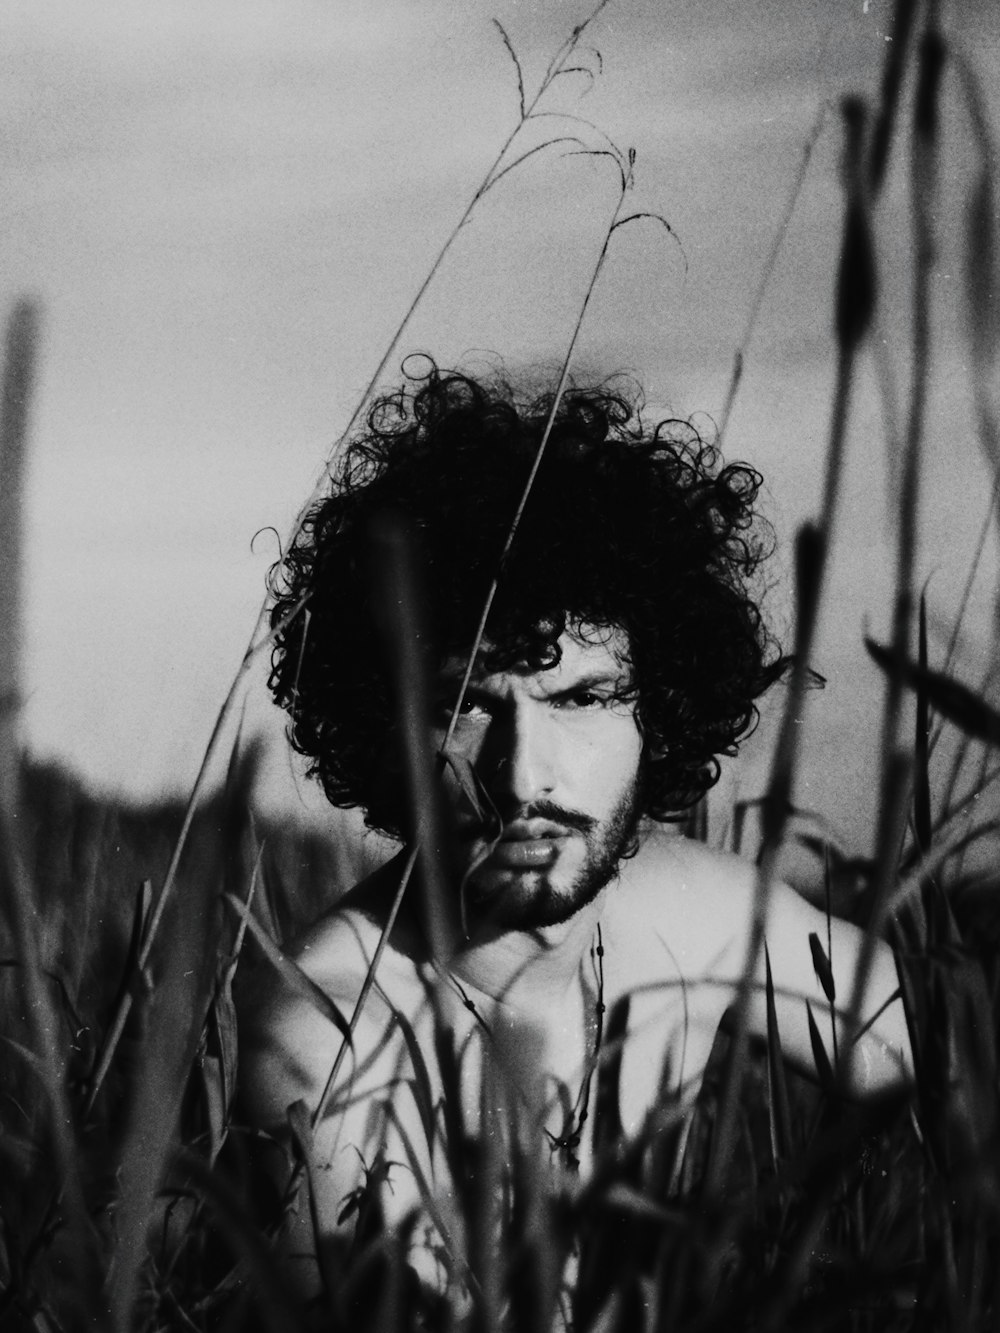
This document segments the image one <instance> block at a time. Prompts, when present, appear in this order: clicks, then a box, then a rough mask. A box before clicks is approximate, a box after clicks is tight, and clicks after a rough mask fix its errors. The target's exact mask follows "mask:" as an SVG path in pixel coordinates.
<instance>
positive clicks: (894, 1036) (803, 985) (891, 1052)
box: [750, 883, 911, 1094]
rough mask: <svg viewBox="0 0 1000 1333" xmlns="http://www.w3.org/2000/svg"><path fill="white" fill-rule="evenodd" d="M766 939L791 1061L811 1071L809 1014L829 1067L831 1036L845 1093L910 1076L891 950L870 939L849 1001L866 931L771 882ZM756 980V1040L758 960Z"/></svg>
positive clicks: (873, 1089)
mask: <svg viewBox="0 0 1000 1333" xmlns="http://www.w3.org/2000/svg"><path fill="white" fill-rule="evenodd" d="M810 935H815V936H817V938H818V941H819V944H820V946H821V948H822V950H823V953H824V954H825V955H827V956H828V960H829V963H830V972H831V976H832V983H833V999H832V1002H831V999H830V998H829V997H828V996H827V994H826V993H825V992H824V989H823V985H822V983H821V981H820V979H819V977H818V976H817V973H816V969H815V967H814V963H813V952H812V948H811V946H810V940H809V937H810ZM765 938H766V943H767V953H768V957H769V959H770V963H771V975H772V980H773V983H774V999H775V1013H776V1017H777V1022H778V1030H779V1034H780V1038H781V1046H782V1050H783V1051H784V1053H785V1055H786V1056H787V1058H788V1059H789V1060H791V1061H792V1063H794V1064H796V1065H798V1066H799V1067H802V1068H806V1069H814V1068H815V1061H814V1056H813V1048H812V1040H811V1038H810V1033H809V1009H811V1010H812V1015H813V1018H814V1019H815V1022H816V1027H817V1028H818V1030H819V1033H820V1036H821V1037H822V1040H823V1043H824V1046H825V1047H826V1050H827V1054H828V1055H829V1056H830V1059H831V1063H833V1062H834V1031H836V1057H837V1059H838V1061H839V1066H840V1070H841V1072H842V1073H843V1074H844V1075H846V1085H847V1087H848V1088H849V1089H850V1090H851V1091H852V1092H854V1093H857V1094H866V1093H867V1094H871V1093H877V1092H879V1091H882V1090H883V1089H886V1088H888V1087H892V1086H895V1085H897V1084H898V1083H899V1082H900V1081H901V1080H903V1079H905V1078H907V1077H908V1076H909V1074H910V1070H911V1055H910V1042H909V1035H908V1032H907V1027H906V1018H905V1014H904V1011H903V1005H902V1001H901V999H900V997H899V979H898V976H897V973H896V964H895V959H894V957H893V953H892V950H891V949H890V947H889V946H888V944H886V942H885V941H884V940H881V939H877V940H875V941H873V943H874V950H873V953H872V958H871V967H870V970H869V972H868V976H867V981H866V984H865V988H864V991H863V993H862V994H861V995H860V996H857V997H856V995H855V991H856V982H857V976H858V964H859V962H860V960H861V956H862V952H863V948H864V941H865V932H864V931H862V930H859V929H858V927H857V926H854V925H852V924H851V923H850V922H847V921H841V920H839V919H838V918H836V917H832V918H827V916H826V915H825V914H824V913H823V912H820V911H818V910H817V909H816V908H814V907H812V906H811V905H810V904H809V903H807V902H806V901H805V900H804V899H803V898H802V897H800V895H799V894H797V893H796V892H795V890H794V889H791V888H789V886H788V885H787V884H781V883H778V884H775V885H774V886H773V888H772V890H771V896H770V901H769V906H768V915H767V929H766V932H765ZM756 980H757V983H758V984H757V985H756V986H755V988H754V993H753V999H752V1001H751V1007H750V1022H751V1026H752V1029H753V1030H755V1031H756V1032H758V1033H759V1034H761V1035H763V1034H765V1033H766V1030H767V1004H766V995H765V990H764V980H765V961H764V957H763V955H762V956H761V958H760V960H759V963H758V975H757V978H756ZM852 1005H856V1012H857V1020H858V1023H857V1026H854V1027H851V1026H849V1015H850V1013H851V1008H852ZM807 1006H808V1008H807ZM859 1029H860V1031H861V1035H860V1036H858V1035H857V1034H858V1031H859Z"/></svg>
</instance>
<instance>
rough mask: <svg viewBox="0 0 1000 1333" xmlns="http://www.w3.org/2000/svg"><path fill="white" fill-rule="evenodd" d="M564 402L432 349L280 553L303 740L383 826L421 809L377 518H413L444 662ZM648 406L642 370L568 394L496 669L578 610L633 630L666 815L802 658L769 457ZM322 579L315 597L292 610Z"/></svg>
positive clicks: (706, 783)
mask: <svg viewBox="0 0 1000 1333" xmlns="http://www.w3.org/2000/svg"><path fill="white" fill-rule="evenodd" d="M551 404H552V397H551V394H550V395H543V396H541V397H530V396H527V395H524V394H518V393H517V392H516V391H515V389H514V388H513V387H512V386H511V384H510V383H508V382H507V381H506V380H505V379H503V378H502V377H500V376H496V377H493V378H489V379H485V378H483V379H475V378H472V377H470V376H469V375H465V374H459V373H457V372H452V371H443V370H439V369H438V368H437V367H435V366H433V363H432V364H431V369H430V371H429V372H428V373H427V374H426V375H425V376H422V377H421V378H420V379H418V380H414V379H411V380H410V381H409V382H408V383H406V384H404V387H403V388H401V389H399V390H398V391H397V392H394V393H391V394H388V395H386V396H384V397H381V398H379V399H378V400H377V401H376V402H375V403H374V405H373V406H372V407H371V409H370V411H369V412H368V415H367V423H366V428H365V429H364V431H363V432H362V433H361V434H359V435H358V437H357V438H355V439H354V440H353V442H351V443H350V444H349V445H348V446H347V448H346V450H345V452H344V453H343V455H342V456H341V459H340V461H339V464H338V466H337V468H336V471H335V474H334V477H333V484H332V488H331V493H330V494H329V495H328V496H327V498H325V499H323V500H321V501H320V502H319V503H317V504H316V505H315V506H314V508H313V509H312V510H311V511H310V513H309V514H308V516H307V518H306V520H305V523H304V525H303V527H302V530H301V532H300V533H299V535H298V537H297V539H296V541H295V542H294V544H293V545H292V547H291V549H290V550H289V551H288V552H287V553H286V555H285V556H284V558H283V559H282V560H281V561H280V562H279V563H278V564H277V565H276V566H275V567H274V569H273V570H272V576H271V589H272V593H273V594H274V598H275V600H274V604H273V607H272V610H271V623H272V626H274V627H277V626H281V628H280V629H279V631H278V633H277V636H276V639H275V645H276V646H275V649H274V654H273V658H272V671H271V677H270V682H269V683H270V687H271V690H272V692H273V695H274V698H275V701H276V702H277V703H278V704H280V705H281V706H283V707H284V708H286V709H287V710H288V712H289V713H290V716H291V721H290V727H289V732H290V739H291V743H292V745H293V746H294V747H295V749H296V750H298V751H299V752H300V753H302V754H304V755H306V756H308V757H309V758H310V760H311V765H310V769H309V772H310V773H311V774H313V775H315V776H317V777H318V778H319V780H320V782H321V783H322V785H323V788H324V790H325V792H326V795H327V797H328V798H329V800H330V801H331V802H332V804H334V805H336V806H341V807H349V806H361V807H362V808H363V809H364V811H365V816H366V821H367V823H368V824H369V825H370V826H371V827H374V828H378V829H382V830H384V831H386V832H389V833H392V834H395V835H398V834H399V833H400V832H401V830H402V828H403V826H404V824H405V814H404V812H403V811H402V810H401V809H400V802H401V795H400V792H399V791H398V790H393V789H392V784H388V785H387V783H386V780H385V766H386V754H387V752H388V746H387V741H388V739H389V738H390V737H391V735H392V733H393V731H394V728H395V721H394V708H393V700H392V689H391V685H390V681H389V678H388V676H389V673H388V671H387V670H386V667H385V663H384V649H383V645H382V639H381V636H380V632H379V628H378V623H377V615H376V614H375V608H373V605H372V601H373V599H372V593H371V586H370V581H369V577H368V571H367V560H366V548H367V543H368V540H369V533H370V529H371V524H372V520H373V519H374V518H375V516H376V515H379V514H381V513H383V512H386V511H389V512H393V513H395V514H397V515H401V516H403V518H404V519H405V520H406V522H407V524H408V526H409V528H410V530H411V531H412V533H413V534H414V536H415V539H416V541H417V543H418V544H419V547H420V554H421V556H422V560H423V565H424V570H423V573H424V583H425V586H426V588H427V590H428V595H427V599H426V600H427V606H426V608H424V611H425V621H426V624H427V626H428V629H429V631H430V635H431V641H432V642H433V644H434V646H435V650H436V653H437V657H438V661H439V662H444V660H445V659H447V658H452V657H455V656H459V657H466V656H467V655H468V652H469V648H470V645H471V642H472V639H473V636H474V633H475V628H476V624H477V621H478V619H479V616H480V614H481V612H482V608H483V605H484V601H485V598H486V595H487V591H488V588H489V585H490V582H491V580H492V578H493V576H494V574H495V572H496V569H497V566H498V560H499V556H500V553H501V550H502V548H503V545H504V540H505V537H506V535H507V532H508V529H509V527H510V523H511V519H512V517H513V515H514V512H515V510H516V508H517V505H518V501H519V499H520V497H521V493H522V491H523V489H524V485H525V482H526V479H527V476H528V473H529V470H530V468H531V466H532V463H533V461H534V459H535V456H536V453H537V451H538V447H539V443H540V440H541V438H542V433H543V430H544V427H545V423H546V420H547V418H548V415H549V412H550V409H551ZM641 409H642V403H641V397H640V395H639V394H638V392H637V391H636V390H634V389H633V390H631V391H629V390H627V389H622V388H621V387H620V386H616V387H611V385H610V383H605V384H604V385H600V386H598V387H593V388H580V387H571V388H570V389H568V390H567V391H566V393H565V394H564V396H563V397H562V400H561V401H560V403H559V408H558V411H557V414H556V418H555V423H554V426H553V429H552V432H551V435H550V437H549V441H548V444H547V446H546V449H545V453H544V456H543V459H542V463H541V466H540V468H539V470H538V474H537V477H536V479H535V482H534V485H533V488H532V491H531V495H530V498H529V500H528V504H527V506H526V509H525V511H524V515H523V518H522V521H521V524H520V527H519V529H518V532H517V535H516V538H515V540H514V543H513V546H512V548H511V551H510V555H509V558H508V560H507V562H506V564H505V566H504V570H503V577H502V580H501V583H500V588H499V591H498V593H497V597H496V600H495V602H494V605H493V608H492V611H491V614H490V619H489V624H488V629H487V645H486V649H485V657H486V664H487V667H488V669H489V670H502V669H504V668H505V667H510V666H513V665H514V664H515V663H521V662H526V663H528V664H529V665H530V666H531V667H532V669H541V668H542V667H545V666H550V665H552V664H554V663H555V662H556V661H557V660H558V656H559V649H558V645H557V642H556V641H557V639H558V638H559V636H560V634H561V633H562V632H563V631H564V630H565V629H566V628H567V627H570V628H574V627H578V626H579V625H581V624H590V625H596V626H617V627H620V628H622V629H624V630H625V631H626V632H627V635H628V643H629V647H630V665H631V689H632V691H633V693H634V697H635V699H636V713H637V718H638V722H639V726H640V728H641V732H642V735H643V740H644V744H643V772H642V775H641V781H642V785H641V791H642V793H643V797H644V804H643V809H644V813H646V814H648V815H649V816H651V817H652V818H654V819H657V820H664V819H667V818H669V817H670V816H671V815H672V814H675V813H676V812H678V811H680V810H682V809H684V808H685V807H687V806H690V805H691V804H693V803H694V802H695V801H697V799H698V798H699V797H700V796H701V795H703V793H704V792H705V791H707V790H708V788H709V787H710V786H712V784H713V783H714V782H715V781H716V780H717V779H718V776H719V762H718V756H719V755H723V754H726V755H731V754H734V753H735V752H736V748H737V743H738V742H739V741H740V740H741V739H742V738H743V737H745V736H746V735H747V734H748V733H749V732H750V731H751V730H752V729H753V727H754V726H755V725H756V722H757V717H758V714H757V708H756V704H755V700H756V699H757V698H758V697H759V696H760V695H761V694H762V693H763V692H764V690H766V689H767V688H768V686H769V685H770V684H771V683H772V682H773V681H774V680H775V678H776V677H777V676H778V675H779V674H780V673H781V671H782V670H783V668H784V666H785V663H786V659H784V658H783V657H782V656H781V654H780V652H779V651H778V648H777V645H776V644H775V642H774V640H773V639H772V637H771V635H770V634H769V632H768V630H767V628H766V627H765V625H764V623H763V620H762V618H761V615H760V612H759V610H758V607H757V605H756V601H755V600H754V597H753V596H752V594H751V591H750V586H749V585H750V581H751V580H752V576H753V575H754V573H755V571H756V570H757V568H758V566H759V564H760V562H761V560H762V559H763V558H764V557H765V556H766V555H767V554H768V553H769V551H770V547H771V545H772V540H771V534H770V528H769V527H768V525H767V524H766V523H763V522H762V521H761V520H760V519H759V518H758V517H757V515H756V514H755V510H754V502H755V500H756V496H757V492H758V489H759V487H760V484H761V477H760V475H759V474H758V473H757V472H756V471H754V469H753V468H751V467H748V466H747V465H745V464H742V463H735V464H730V465H729V466H721V462H720V459H719V457H718V453H717V450H716V449H715V448H714V447H713V446H712V445H711V444H708V443H706V442H705V441H704V440H702V439H701V437H700V436H699V434H698V432H697V431H696V430H695V429H694V427H693V426H692V425H691V424H690V423H688V422H684V421H678V420H666V421H661V422H660V423H659V424H658V425H657V426H655V428H652V429H647V428H646V427H645V426H644V423H643V421H642V416H641ZM303 598H307V599H308V609H309V615H308V617H306V616H304V615H302V614H299V615H296V616H292V615H291V613H292V611H293V609H294V608H295V607H296V606H298V605H299V604H300V603H301V602H302V600H303ZM289 617H290V618H289ZM286 620H287V623H284V624H282V622H284V621H286ZM395 786H396V787H398V786H399V784H398V783H397V784H395Z"/></svg>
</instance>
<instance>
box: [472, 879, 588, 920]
mask: <svg viewBox="0 0 1000 1333" xmlns="http://www.w3.org/2000/svg"><path fill="white" fill-rule="evenodd" d="M603 887H604V884H603V883H601V884H590V883H583V884H575V885H570V886H569V887H567V888H559V887H558V886H557V885H555V884H553V883H552V881H551V880H550V879H549V877H548V876H547V875H545V874H543V873H541V872H535V873H532V874H528V875H512V874H510V873H509V872H503V871H495V872H487V874H485V875H483V874H481V873H480V874H477V875H476V877H475V878H474V879H472V880H470V881H469V883H468V885H467V886H466V890H465V894H466V898H465V901H466V910H467V912H468V914H469V919H470V924H472V925H473V926H474V927H476V928H477V929H483V930H489V929H493V930H495V929H498V928H499V929H501V930H542V929H543V928H544V927H546V926H558V925H562V924H563V922H565V921H569V920H570V919H571V918H572V917H574V916H576V914H577V912H580V911H582V910H583V908H585V907H586V906H588V904H589V903H591V902H593V900H594V899H595V898H596V897H597V895H598V894H599V893H600V891H601V889H602V888H603Z"/></svg>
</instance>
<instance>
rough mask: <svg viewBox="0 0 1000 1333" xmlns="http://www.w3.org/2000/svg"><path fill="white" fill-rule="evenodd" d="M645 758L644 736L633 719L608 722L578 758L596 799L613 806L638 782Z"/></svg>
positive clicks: (588, 740) (610, 720)
mask: <svg viewBox="0 0 1000 1333" xmlns="http://www.w3.org/2000/svg"><path fill="white" fill-rule="evenodd" d="M641 759H642V736H641V735H640V733H639V729H638V727H637V726H636V725H635V722H634V720H633V719H632V718H614V719H609V725H607V726H605V727H603V728H601V729H600V731H599V732H598V733H596V734H594V735H592V736H590V737H588V739H587V744H586V752H585V753H584V754H580V755H579V756H578V761H579V769H578V771H579V772H580V773H581V774H582V773H583V772H584V771H585V772H586V774H587V785H588V787H589V789H590V790H591V792H593V794H594V796H595V797H596V798H600V797H603V798H604V803H605V804H609V805H612V804H614V803H615V802H616V801H617V800H618V799H619V798H620V796H621V793H622V792H623V791H627V790H629V788H630V787H631V786H632V785H633V784H634V783H635V780H636V778H637V777H638V774H639V765H640V761H641Z"/></svg>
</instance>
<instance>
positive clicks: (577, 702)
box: [560, 690, 610, 708]
mask: <svg viewBox="0 0 1000 1333" xmlns="http://www.w3.org/2000/svg"><path fill="white" fill-rule="evenodd" d="M560 702H561V705H562V707H563V708H604V707H606V705H607V704H608V703H609V702H610V700H609V699H607V698H606V697H605V696H604V695H603V694H595V693H594V691H593V690H574V691H573V692H572V693H571V694H566V695H564V696H563V698H562V700H561V701H560Z"/></svg>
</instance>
